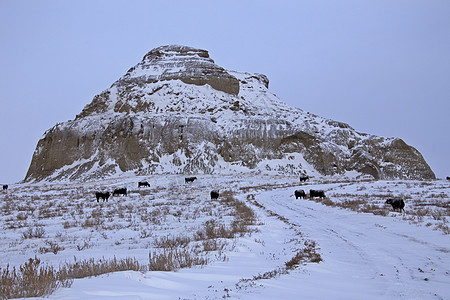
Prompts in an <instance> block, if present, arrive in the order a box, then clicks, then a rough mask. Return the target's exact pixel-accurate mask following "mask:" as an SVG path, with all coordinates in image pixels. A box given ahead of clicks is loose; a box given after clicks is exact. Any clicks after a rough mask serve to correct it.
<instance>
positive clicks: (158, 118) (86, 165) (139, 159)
mask: <svg viewBox="0 0 450 300" xmlns="http://www.w3.org/2000/svg"><path fill="white" fill-rule="evenodd" d="M268 85H269V80H268V78H267V77H266V76H265V75H262V74H250V73H245V72H236V71H228V70H225V69H223V68H222V67H220V66H217V65H216V64H215V63H214V61H213V60H212V59H211V58H210V57H209V54H208V52H207V51H205V50H200V49H194V48H190V47H185V46H176V45H172V46H163V47H159V48H156V49H153V50H151V51H150V52H149V53H147V54H146V55H145V56H144V58H143V60H142V61H141V62H140V63H138V64H137V65H136V66H134V67H132V68H131V69H130V70H128V72H127V73H126V74H125V75H124V76H122V77H121V78H120V79H119V80H117V81H116V82H115V83H113V85H112V86H111V87H110V88H109V89H107V90H105V91H104V92H102V93H101V94H99V95H97V96H95V97H94V99H93V100H92V102H91V103H90V104H88V105H86V107H85V108H84V109H83V110H82V112H81V113H80V114H79V115H77V116H76V118H75V120H71V121H67V122H64V123H62V124H58V125H56V126H54V127H53V128H51V129H50V130H48V131H47V132H46V133H45V134H44V137H43V138H42V139H41V140H40V141H39V142H38V145H37V147H36V150H35V152H34V155H33V159H32V162H31V165H30V168H29V170H28V173H27V175H26V180H44V179H45V180H63V179H70V180H88V179H94V178H100V177H107V176H111V175H115V174H118V173H122V172H127V171H130V172H134V173H136V174H138V175H144V174H163V173H227V172H233V171H239V172H242V171H252V172H263V173H264V172H272V173H274V172H275V173H284V174H305V173H307V174H311V175H319V174H322V175H332V174H337V173H344V172H347V171H357V172H360V173H363V174H370V175H372V176H373V177H375V178H386V179H388V178H435V176H434V173H433V172H432V170H431V169H430V167H429V166H428V165H427V163H426V162H425V161H424V159H423V157H422V156H421V154H420V153H419V152H418V151H417V150H416V149H414V148H413V147H411V146H408V145H407V144H405V143H404V142H403V141H402V140H400V139H396V138H382V137H377V136H374V135H369V134H362V133H359V132H357V131H355V130H354V129H353V128H351V127H350V126H349V125H347V124H344V123H340V122H336V121H332V120H328V119H325V118H321V117H319V116H316V115H313V114H309V113H305V112H304V111H303V110H301V109H298V108H293V107H290V106H288V105H287V104H286V103H284V102H282V101H281V100H279V99H278V98H277V97H276V96H275V95H274V94H272V93H271V92H270V91H269V90H268Z"/></svg>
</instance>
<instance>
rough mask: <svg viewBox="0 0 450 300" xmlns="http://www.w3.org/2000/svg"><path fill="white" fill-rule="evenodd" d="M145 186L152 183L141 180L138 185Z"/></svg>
mask: <svg viewBox="0 0 450 300" xmlns="http://www.w3.org/2000/svg"><path fill="white" fill-rule="evenodd" d="M143 186H146V187H150V183H148V182H147V181H139V182H138V187H143Z"/></svg>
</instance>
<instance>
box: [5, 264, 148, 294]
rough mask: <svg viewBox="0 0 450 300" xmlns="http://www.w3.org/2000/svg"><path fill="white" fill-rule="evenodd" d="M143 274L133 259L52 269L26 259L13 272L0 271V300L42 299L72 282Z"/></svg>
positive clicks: (66, 265)
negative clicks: (129, 272) (116, 274)
mask: <svg viewBox="0 0 450 300" xmlns="http://www.w3.org/2000/svg"><path fill="white" fill-rule="evenodd" d="M127 270H134V271H144V270H147V267H146V266H141V265H140V264H139V263H138V261H137V260H136V259H134V258H124V259H116V257H114V258H113V259H104V258H103V259H99V260H95V259H89V260H82V261H79V262H75V263H66V264H64V265H62V266H60V267H59V269H55V268H54V267H52V266H48V265H41V261H40V259H38V258H36V257H35V258H30V259H29V260H28V261H27V262H26V263H24V264H23V265H21V266H19V267H18V268H17V269H16V268H15V267H13V268H12V269H10V268H9V265H8V266H7V267H6V268H4V269H2V268H0V296H1V297H0V299H10V298H27V297H42V296H47V295H50V294H51V293H53V291H55V290H56V289H57V288H58V287H70V286H71V284H72V282H73V279H75V278H85V277H90V276H98V275H101V274H106V273H111V272H118V271H127Z"/></svg>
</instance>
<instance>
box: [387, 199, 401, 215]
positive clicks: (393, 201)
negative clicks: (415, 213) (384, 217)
mask: <svg viewBox="0 0 450 300" xmlns="http://www.w3.org/2000/svg"><path fill="white" fill-rule="evenodd" d="M385 203H386V204H390V205H392V209H393V210H394V211H395V210H397V209H399V210H400V212H402V210H403V211H405V209H404V207H405V201H403V199H402V198H394V199H387V200H386V202H385Z"/></svg>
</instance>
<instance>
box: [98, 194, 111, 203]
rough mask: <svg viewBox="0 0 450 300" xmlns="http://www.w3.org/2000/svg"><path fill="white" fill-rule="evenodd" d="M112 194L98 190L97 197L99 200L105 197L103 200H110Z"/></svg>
mask: <svg viewBox="0 0 450 300" xmlns="http://www.w3.org/2000/svg"><path fill="white" fill-rule="evenodd" d="M110 195H111V194H110V193H109V192H96V193H95V198H97V202H98V200H99V199H103V202H105V201H106V202H108V198H109V196H110Z"/></svg>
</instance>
